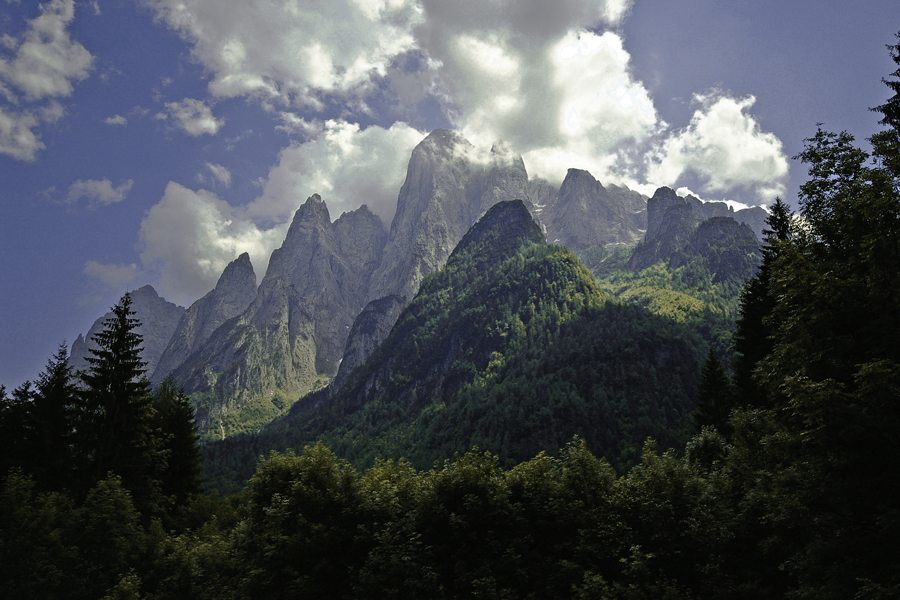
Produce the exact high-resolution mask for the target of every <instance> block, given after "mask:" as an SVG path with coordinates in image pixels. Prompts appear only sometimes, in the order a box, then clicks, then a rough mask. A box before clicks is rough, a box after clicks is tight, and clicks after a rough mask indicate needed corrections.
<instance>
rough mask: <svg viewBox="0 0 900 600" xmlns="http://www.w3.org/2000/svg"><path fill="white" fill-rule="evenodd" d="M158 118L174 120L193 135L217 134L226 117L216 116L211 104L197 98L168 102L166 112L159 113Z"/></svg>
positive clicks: (187, 132) (179, 126) (183, 129)
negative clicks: (219, 117) (208, 104)
mask: <svg viewBox="0 0 900 600" xmlns="http://www.w3.org/2000/svg"><path fill="white" fill-rule="evenodd" d="M156 118H157V119H161V120H168V121H171V122H173V123H174V124H175V125H176V126H177V127H178V128H179V129H181V130H182V131H184V132H185V133H186V134H188V135H189V136H191V137H199V136H201V135H215V134H217V133H218V132H219V129H221V128H222V126H223V125H224V124H225V120H224V119H218V118H216V116H215V115H214V114H213V112H212V109H211V108H210V107H209V106H207V105H206V104H205V103H204V102H203V101H201V100H197V99H195V98H184V99H183V100H179V101H178V102H166V112H164V113H158V114H157V115H156Z"/></svg>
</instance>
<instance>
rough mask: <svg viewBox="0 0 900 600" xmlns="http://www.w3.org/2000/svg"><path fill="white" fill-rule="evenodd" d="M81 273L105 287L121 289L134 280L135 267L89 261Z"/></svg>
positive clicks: (133, 265)
mask: <svg viewBox="0 0 900 600" xmlns="http://www.w3.org/2000/svg"><path fill="white" fill-rule="evenodd" d="M83 273H84V274H85V275H87V276H88V277H90V278H91V279H96V280H97V281H99V282H101V283H102V284H104V285H105V286H106V287H109V288H112V289H123V288H124V287H125V286H126V285H128V284H129V283H130V282H131V281H132V280H133V279H134V277H135V274H136V273H137V265H135V264H130V265H116V264H107V263H101V262H97V261H95V260H89V261H87V262H86V263H85V264H84V270H83Z"/></svg>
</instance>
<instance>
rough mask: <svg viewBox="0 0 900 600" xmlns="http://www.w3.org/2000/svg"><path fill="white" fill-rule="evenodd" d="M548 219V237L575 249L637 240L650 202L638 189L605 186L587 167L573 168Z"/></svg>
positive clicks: (632, 242) (644, 224)
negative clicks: (583, 168)
mask: <svg viewBox="0 0 900 600" xmlns="http://www.w3.org/2000/svg"><path fill="white" fill-rule="evenodd" d="M544 219H545V220H546V222H547V239H548V240H550V241H551V242H553V243H556V244H560V245H563V246H566V247H567V248H569V249H571V250H574V251H575V252H583V251H585V250H587V249H588V248H591V247H594V246H605V245H607V244H634V243H637V242H638V241H639V240H640V239H641V236H642V235H643V233H644V229H645V227H646V221H647V202H646V200H645V199H644V197H643V196H641V195H640V194H639V193H637V192H633V191H631V190H629V189H627V188H623V187H618V186H608V187H604V186H603V185H602V184H601V183H600V182H599V181H597V180H596V179H594V177H593V176H592V175H591V174H590V173H588V172H587V171H582V170H580V169H569V171H568V173H567V175H566V178H565V180H564V181H563V183H562V186H561V187H560V189H559V198H558V200H557V201H556V202H555V203H554V204H553V207H552V209H551V210H550V211H547V213H546V214H545V216H544Z"/></svg>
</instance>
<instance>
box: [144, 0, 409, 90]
mask: <svg viewBox="0 0 900 600" xmlns="http://www.w3.org/2000/svg"><path fill="white" fill-rule="evenodd" d="M145 2H146V4H148V5H149V6H150V7H151V8H152V9H153V10H154V11H155V13H156V15H157V17H158V18H159V19H160V20H162V21H163V22H164V23H166V25H168V26H169V27H170V28H172V29H174V30H175V31H177V32H178V33H179V34H180V35H181V36H182V37H183V38H185V39H186V40H188V41H189V42H190V44H191V45H192V52H193V55H194V57H195V58H196V59H197V60H199V61H200V62H201V63H202V64H203V65H205V66H206V68H207V69H209V70H210V72H211V73H212V80H211V81H210V84H209V89H210V92H211V93H213V94H214V95H216V96H222V97H233V96H244V95H251V96H256V97H260V98H263V99H266V100H270V101H272V100H274V101H278V102H281V103H289V102H293V103H295V104H296V105H298V106H302V105H308V104H315V102H316V99H315V98H314V97H313V95H311V94H314V93H316V92H326V93H328V92H347V91H348V90H352V89H354V88H358V87H365V86H366V85H367V84H368V82H369V79H370V77H371V76H372V75H373V74H374V75H377V74H383V73H384V72H385V71H386V69H387V67H388V65H389V64H390V62H391V60H392V59H393V58H394V57H396V56H398V55H399V54H401V53H403V52H405V51H406V50H408V49H409V48H411V47H412V46H413V38H412V35H411V28H412V26H413V25H414V24H415V23H416V22H417V21H418V20H419V18H420V12H421V10H420V8H419V7H418V5H417V3H416V2H414V1H413V0H329V1H328V2H316V3H297V2H295V1H291V0H273V1H271V2H265V3H258V2H221V1H220V0H145Z"/></svg>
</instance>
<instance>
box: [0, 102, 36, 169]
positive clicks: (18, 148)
mask: <svg viewBox="0 0 900 600" xmlns="http://www.w3.org/2000/svg"><path fill="white" fill-rule="evenodd" d="M37 126H38V119H37V117H35V116H34V115H33V114H31V113H27V112H25V113H17V112H12V111H7V110H5V109H4V108H3V107H2V106H0V154H5V155H7V156H11V157H12V158H15V159H18V160H22V161H32V160H34V159H35V158H36V157H37V153H38V151H40V150H43V149H44V142H42V141H41V139H40V138H39V137H38V135H37V133H35V131H34V130H35V129H36V128H37Z"/></svg>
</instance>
